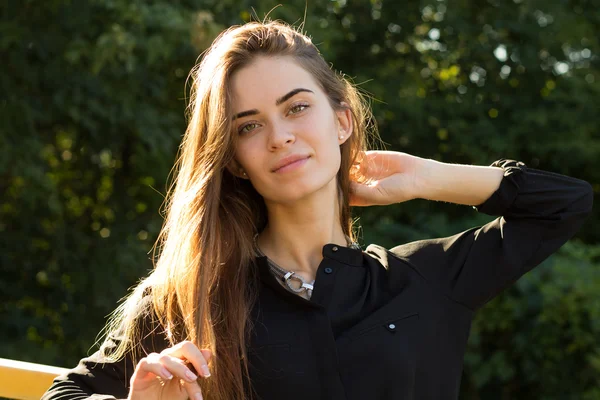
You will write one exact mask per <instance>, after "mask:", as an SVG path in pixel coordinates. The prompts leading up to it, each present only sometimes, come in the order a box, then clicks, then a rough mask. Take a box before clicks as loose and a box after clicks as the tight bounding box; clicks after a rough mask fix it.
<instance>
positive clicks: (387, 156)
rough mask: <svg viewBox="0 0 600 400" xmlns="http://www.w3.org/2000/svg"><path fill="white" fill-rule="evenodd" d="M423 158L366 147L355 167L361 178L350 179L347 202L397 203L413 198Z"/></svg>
mask: <svg viewBox="0 0 600 400" xmlns="http://www.w3.org/2000/svg"><path fill="white" fill-rule="evenodd" d="M423 161H425V160H424V159H422V158H420V157H416V156H412V155H410V154H406V153H400V152H395V151H367V152H364V153H363V154H362V160H361V162H360V165H358V166H356V167H355V168H357V169H358V172H359V175H362V177H363V178H362V179H361V182H360V183H359V182H356V181H352V182H351V183H350V205H351V206H372V205H387V204H393V203H401V202H403V201H407V200H412V199H414V198H416V193H418V188H417V185H418V177H419V168H421V165H422V162H423Z"/></svg>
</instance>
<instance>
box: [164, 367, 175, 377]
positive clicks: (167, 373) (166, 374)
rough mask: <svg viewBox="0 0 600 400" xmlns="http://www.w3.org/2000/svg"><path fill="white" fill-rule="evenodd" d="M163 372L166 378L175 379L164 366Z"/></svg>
mask: <svg viewBox="0 0 600 400" xmlns="http://www.w3.org/2000/svg"><path fill="white" fill-rule="evenodd" d="M161 374H162V376H163V378H165V379H173V375H172V374H171V373H170V372H169V371H167V370H166V369H164V368H163V370H162V372H161Z"/></svg>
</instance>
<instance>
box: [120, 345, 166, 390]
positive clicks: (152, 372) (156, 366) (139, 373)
mask: <svg viewBox="0 0 600 400" xmlns="http://www.w3.org/2000/svg"><path fill="white" fill-rule="evenodd" d="M157 356H158V354H156V353H153V354H150V355H148V357H144V358H142V359H141V360H140V361H139V362H138V364H137V366H136V368H135V371H134V372H133V375H132V376H131V380H130V383H131V386H134V383H135V382H140V381H148V380H149V379H154V378H155V377H157V376H159V377H161V378H163V379H167V380H169V379H172V378H173V374H172V373H171V372H170V371H169V370H168V369H167V368H165V366H163V365H162V364H161V363H160V362H158V359H157Z"/></svg>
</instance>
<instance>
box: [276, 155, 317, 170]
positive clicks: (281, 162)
mask: <svg viewBox="0 0 600 400" xmlns="http://www.w3.org/2000/svg"><path fill="white" fill-rule="evenodd" d="M309 157H310V156H307V155H305V154H293V155H290V156H287V157H284V158H282V159H281V160H279V162H277V164H275V167H274V168H273V169H272V170H271V172H277V170H278V169H281V168H283V167H286V166H288V165H290V164H293V163H295V162H296V161H300V160H305V159H307V158H309Z"/></svg>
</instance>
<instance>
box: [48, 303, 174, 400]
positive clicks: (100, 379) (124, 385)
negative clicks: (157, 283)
mask: <svg viewBox="0 0 600 400" xmlns="http://www.w3.org/2000/svg"><path fill="white" fill-rule="evenodd" d="M142 302H143V303H144V306H147V305H148V304H147V303H148V302H149V299H144V300H142ZM140 323H141V327H140V329H141V331H142V334H141V337H142V338H143V339H142V340H141V342H140V343H139V344H138V346H136V348H135V351H133V350H132V351H130V352H128V353H127V354H126V355H125V357H123V358H122V359H120V360H119V361H116V362H114V361H109V360H108V359H107V358H106V356H104V354H110V353H111V350H112V349H114V348H115V347H116V346H117V345H118V343H119V341H120V340H121V339H120V335H119V333H118V332H115V333H112V334H111V335H109V337H108V339H107V340H106V341H105V343H104V344H103V345H102V346H103V350H104V352H102V351H100V350H99V351H97V352H95V353H94V354H92V355H91V356H90V357H86V358H83V359H82V360H81V361H79V364H78V365H77V367H75V368H73V369H71V370H69V371H68V372H67V373H66V374H65V375H61V376H58V377H57V378H55V379H54V381H53V383H52V385H51V386H50V388H49V389H48V391H47V392H46V393H45V394H44V395H43V396H42V400H59V399H60V400H84V399H90V400H106V399H126V398H127V395H128V393H129V380H130V379H131V376H132V375H133V371H134V370H135V364H134V362H133V361H134V358H135V359H136V360H137V361H139V360H140V359H141V358H143V357H145V356H146V355H148V354H149V353H152V352H157V353H159V352H161V351H162V350H164V349H165V348H167V347H168V346H169V345H168V341H167V339H166V337H165V335H164V333H163V330H162V329H161V328H160V326H159V325H158V324H157V323H156V319H155V318H153V317H151V315H150V314H145V315H144V317H143V318H142V319H141V321H140ZM134 354H135V356H134Z"/></svg>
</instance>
